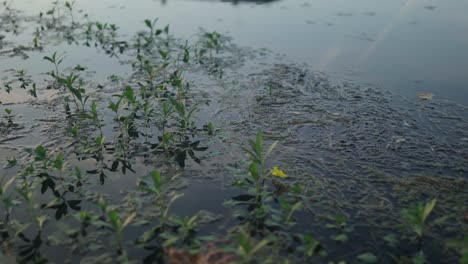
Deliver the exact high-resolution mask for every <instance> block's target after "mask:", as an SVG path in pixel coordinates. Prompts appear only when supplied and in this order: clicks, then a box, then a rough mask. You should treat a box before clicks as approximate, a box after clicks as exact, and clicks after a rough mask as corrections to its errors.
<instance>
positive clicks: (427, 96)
mask: <svg viewBox="0 0 468 264" xmlns="http://www.w3.org/2000/svg"><path fill="white" fill-rule="evenodd" d="M418 98H419V99H421V100H432V93H420V94H418Z"/></svg>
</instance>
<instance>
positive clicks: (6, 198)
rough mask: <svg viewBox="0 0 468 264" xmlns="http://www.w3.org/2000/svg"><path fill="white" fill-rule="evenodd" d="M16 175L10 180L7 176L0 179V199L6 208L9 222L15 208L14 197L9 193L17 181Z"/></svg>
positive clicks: (6, 218) (6, 220) (6, 216)
mask: <svg viewBox="0 0 468 264" xmlns="http://www.w3.org/2000/svg"><path fill="white" fill-rule="evenodd" d="M15 179H16V176H15V177H11V178H10V179H9V180H7V178H6V177H5V176H3V177H2V178H1V179H0V200H1V201H2V204H3V208H4V209H5V223H6V224H8V222H9V218H10V213H11V210H12V209H13V199H12V196H11V194H8V193H7V191H8V188H10V186H11V185H12V184H13V183H14V182H15Z"/></svg>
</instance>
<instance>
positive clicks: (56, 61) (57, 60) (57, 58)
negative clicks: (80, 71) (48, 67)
mask: <svg viewBox="0 0 468 264" xmlns="http://www.w3.org/2000/svg"><path fill="white" fill-rule="evenodd" d="M43 59H44V60H46V61H49V62H50V63H52V64H53V65H54V70H53V71H51V72H49V73H48V74H49V75H50V76H52V77H53V78H54V79H55V83H54V86H56V87H55V88H59V87H58V86H57V85H59V83H60V79H61V77H60V70H59V66H60V64H61V63H62V62H63V55H58V54H57V52H54V53H53V54H52V55H51V56H44V58H43Z"/></svg>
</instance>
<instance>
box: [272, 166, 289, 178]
mask: <svg viewBox="0 0 468 264" xmlns="http://www.w3.org/2000/svg"><path fill="white" fill-rule="evenodd" d="M270 173H271V175H273V176H276V177H280V178H286V174H285V173H284V172H283V171H282V170H280V169H278V167H277V166H274V167H273V169H272V170H271V171H270Z"/></svg>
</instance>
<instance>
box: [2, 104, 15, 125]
mask: <svg viewBox="0 0 468 264" xmlns="http://www.w3.org/2000/svg"><path fill="white" fill-rule="evenodd" d="M4 111H5V114H6V115H4V116H3V118H5V120H6V121H7V123H8V125H9V126H10V125H13V114H12V113H13V110H11V109H9V108H5V109H4Z"/></svg>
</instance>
